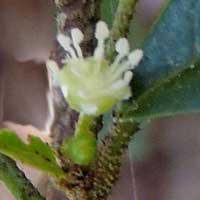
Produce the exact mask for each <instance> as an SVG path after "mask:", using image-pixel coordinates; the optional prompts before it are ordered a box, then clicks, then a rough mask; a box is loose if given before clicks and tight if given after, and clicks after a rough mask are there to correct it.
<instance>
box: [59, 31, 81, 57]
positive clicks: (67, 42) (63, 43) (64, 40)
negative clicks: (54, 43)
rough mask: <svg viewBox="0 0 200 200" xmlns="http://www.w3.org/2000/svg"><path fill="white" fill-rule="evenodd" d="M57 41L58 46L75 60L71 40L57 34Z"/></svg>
mask: <svg viewBox="0 0 200 200" xmlns="http://www.w3.org/2000/svg"><path fill="white" fill-rule="evenodd" d="M57 40H58V42H59V43H60V45H61V46H62V47H63V48H64V49H65V51H68V52H69V53H70V54H71V56H72V58H77V56H76V54H75V52H74V50H73V48H72V47H71V39H70V38H69V37H68V36H66V35H64V34H62V33H59V34H58V35H57Z"/></svg>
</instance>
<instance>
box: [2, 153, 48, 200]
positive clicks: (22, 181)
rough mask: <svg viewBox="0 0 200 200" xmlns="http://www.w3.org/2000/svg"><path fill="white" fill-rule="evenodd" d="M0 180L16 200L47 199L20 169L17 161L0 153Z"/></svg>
mask: <svg viewBox="0 0 200 200" xmlns="http://www.w3.org/2000/svg"><path fill="white" fill-rule="evenodd" d="M0 180H1V181H3V182H4V183H5V185H6V187H7V188H8V189H9V191H10V192H11V193H12V194H13V196H14V197H15V199H16V200H45V198H44V197H42V196H41V195H40V194H39V192H38V191H37V190H36V189H35V188H34V186H33V185H32V184H31V182H30V181H29V180H28V179H27V178H26V177H25V175H24V173H23V172H22V171H20V170H19V169H18V167H17V166H16V163H15V162H14V161H13V160H11V159H10V158H9V157H7V156H5V155H3V154H0Z"/></svg>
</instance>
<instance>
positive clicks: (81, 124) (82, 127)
mask: <svg viewBox="0 0 200 200" xmlns="http://www.w3.org/2000/svg"><path fill="white" fill-rule="evenodd" d="M93 122H94V117H93V116H89V115H84V114H80V116H79V120H78V123H77V125H76V131H75V135H76V136H78V135H82V134H85V133H87V132H90V129H91V128H92V126H93Z"/></svg>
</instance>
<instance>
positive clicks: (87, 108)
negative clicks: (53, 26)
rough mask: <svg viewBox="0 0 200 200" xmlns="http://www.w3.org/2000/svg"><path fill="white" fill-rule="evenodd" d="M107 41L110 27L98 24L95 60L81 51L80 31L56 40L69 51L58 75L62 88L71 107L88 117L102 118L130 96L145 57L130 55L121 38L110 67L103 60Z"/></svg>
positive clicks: (75, 30)
mask: <svg viewBox="0 0 200 200" xmlns="http://www.w3.org/2000/svg"><path fill="white" fill-rule="evenodd" d="M108 37H109V30H108V27H107V24H106V23H105V22H103V21H99V22H98V23H97V25H96V31H95V38H96V39H97V47H96V49H95V51H94V54H93V56H91V57H86V58H85V57H83V54H82V51H81V48H80V43H81V42H82V41H83V33H82V32H81V31H80V30H79V29H78V28H73V29H71V37H69V36H66V35H64V34H62V33H59V34H58V36H57V40H58V42H59V43H60V45H61V46H62V47H63V48H64V49H65V51H66V58H65V59H64V60H63V63H64V67H63V69H61V70H60V72H59V81H60V84H61V88H62V90H63V93H64V95H65V98H66V100H67V102H68V103H69V105H70V106H71V107H72V108H73V109H74V110H76V111H78V112H80V113H84V114H86V115H94V116H97V115H101V114H103V113H105V112H107V111H109V110H110V109H111V108H112V107H113V106H114V105H115V104H117V103H118V102H119V101H121V100H123V99H128V98H129V97H130V96H131V89H130V86H129V83H130V81H131V79H132V76H133V72H132V70H133V69H134V67H135V66H137V65H138V63H139V62H140V60H141V59H142V56H143V52H142V50H140V49H137V50H134V51H132V52H130V48H129V43H128V41H127V39H126V38H120V39H119V40H118V41H117V42H116V44H115V50H116V52H117V56H116V58H115V60H114V62H113V63H111V64H110V62H109V61H108V60H106V58H105V57H104V51H105V41H106V39H107V38H108Z"/></svg>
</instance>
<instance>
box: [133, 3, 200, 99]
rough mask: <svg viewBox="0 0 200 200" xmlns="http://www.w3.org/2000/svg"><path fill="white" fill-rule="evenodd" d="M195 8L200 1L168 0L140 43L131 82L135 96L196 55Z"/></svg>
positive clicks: (198, 16)
mask: <svg viewBox="0 0 200 200" xmlns="http://www.w3.org/2000/svg"><path fill="white" fill-rule="evenodd" d="M199 8H200V0H170V1H169V3H168V6H167V7H166V8H165V9H164V11H163V12H162V14H161V16H160V17H159V18H158V20H157V21H156V22H155V24H154V25H153V27H152V30H151V31H150V34H149V36H148V37H147V39H146V41H145V43H144V46H143V50H144V59H143V61H142V62H141V64H140V65H139V66H138V67H137V68H136V74H135V83H133V90H134V91H135V95H136V96H138V95H139V94H141V93H142V92H144V91H145V90H146V89H148V88H150V87H151V86H152V85H153V84H154V83H155V82H156V81H157V80H160V79H163V78H166V77H168V75H169V74H172V73H177V72H178V71H181V70H183V69H184V68H185V67H186V66H185V64H186V63H190V62H191V60H193V59H194V58H196V57H197V56H199V54H200V12H199ZM139 88H140V89H139ZM137 90H139V91H137Z"/></svg>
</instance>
